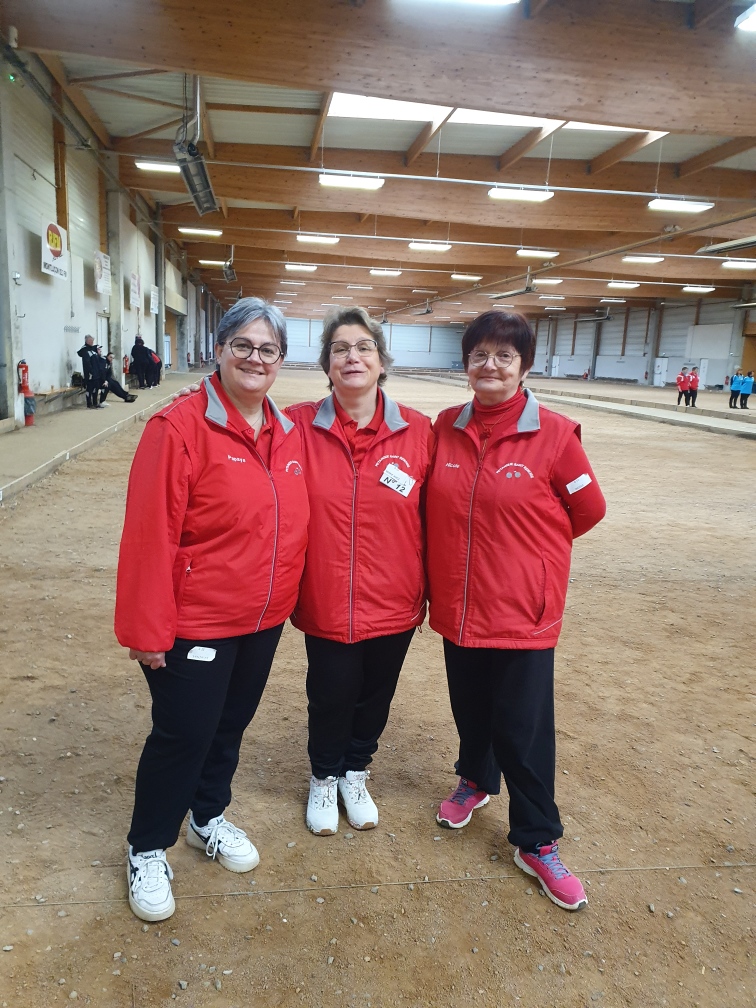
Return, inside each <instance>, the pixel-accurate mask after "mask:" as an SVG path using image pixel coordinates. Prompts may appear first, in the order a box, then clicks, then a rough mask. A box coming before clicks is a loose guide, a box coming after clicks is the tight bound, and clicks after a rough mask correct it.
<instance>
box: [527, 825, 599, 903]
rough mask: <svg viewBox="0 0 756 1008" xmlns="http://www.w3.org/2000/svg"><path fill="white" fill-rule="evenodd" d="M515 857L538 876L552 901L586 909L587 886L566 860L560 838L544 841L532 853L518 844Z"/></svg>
mask: <svg viewBox="0 0 756 1008" xmlns="http://www.w3.org/2000/svg"><path fill="white" fill-rule="evenodd" d="M514 861H515V864H516V865H517V867H518V868H522V870H523V871H524V872H527V873H528V875H533V876H534V877H535V878H537V879H538V881H539V882H540V883H541V886H542V887H543V891H544V892H545V893H546V895H547V896H548V897H549V899H550V900H551V901H552V903H556V905H557V906H560V907H563V908H564V909H565V910H582V909H583V907H584V906H588V898H587V897H586V895H585V889H583V885H582V883H581V881H580V879H579V878H577V877H576V876H575V875H573V874H572V872H571V871H569V869H567V868H566V867H565V866H564V865H563V864H562V860H561V858H560V857H559V845H558V844H557V843H556V841H555V842H554V843H551V844H541V846H540V847H538V853H537V854H528V853H526V852H525V851H524V850H522V849H521V848H520V847H516V848H515V852H514Z"/></svg>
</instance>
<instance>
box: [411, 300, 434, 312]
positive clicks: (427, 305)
mask: <svg viewBox="0 0 756 1008" xmlns="http://www.w3.org/2000/svg"><path fill="white" fill-rule="evenodd" d="M412 314H413V315H432V314H433V305H432V304H431V303H430V301H426V302H425V308H421V309H420V311H413V312H412Z"/></svg>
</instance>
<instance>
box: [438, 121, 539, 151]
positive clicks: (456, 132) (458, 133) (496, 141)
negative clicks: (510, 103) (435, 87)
mask: <svg viewBox="0 0 756 1008" xmlns="http://www.w3.org/2000/svg"><path fill="white" fill-rule="evenodd" d="M529 132H530V128H523V127H518V126H478V125H470V124H468V123H451V122H450V123H447V124H446V125H445V126H443V127H442V129H441V153H442V154H491V155H493V156H494V157H498V155H499V154H503V153H504V151H505V150H507V149H508V148H509V147H511V146H512V144H515V143H517V141H518V140H520V139H521V138H522V137H524V136H526V135H527V134H528V133H529ZM437 144H438V137H435V138H434V139H433V140H431V142H430V144H429V146H428V147H427V148H426V150H428V151H434V152H435V151H436V150H437V149H438V147H437Z"/></svg>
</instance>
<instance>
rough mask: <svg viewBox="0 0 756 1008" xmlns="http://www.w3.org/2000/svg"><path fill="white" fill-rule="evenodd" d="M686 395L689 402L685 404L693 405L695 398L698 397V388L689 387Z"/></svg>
mask: <svg viewBox="0 0 756 1008" xmlns="http://www.w3.org/2000/svg"><path fill="white" fill-rule="evenodd" d="M688 395H689V397H690V402H689V403H687V404H686V405H689V406H695V405H696V399H697V398H698V389H691V390H690V392H689V393H688Z"/></svg>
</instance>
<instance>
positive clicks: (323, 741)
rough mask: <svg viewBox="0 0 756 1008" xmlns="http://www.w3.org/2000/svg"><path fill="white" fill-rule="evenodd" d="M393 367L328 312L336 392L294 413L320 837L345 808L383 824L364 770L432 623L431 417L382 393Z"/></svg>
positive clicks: (360, 316)
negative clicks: (427, 505)
mask: <svg viewBox="0 0 756 1008" xmlns="http://www.w3.org/2000/svg"><path fill="white" fill-rule="evenodd" d="M391 361H392V359H391V357H390V355H389V352H388V349H387V347H386V342H385V338H384V336H383V330H382V329H381V327H380V325H379V324H378V323H377V322H376V321H374V320H373V319H371V318H370V316H369V315H368V314H367V312H366V311H365V310H364V309H363V308H357V307H349V308H342V309H339V310H337V311H334V312H333V313H331V314H330V315H329V316H327V317H326V319H325V321H324V328H323V335H322V350H321V354H320V364H321V366H322V368H323V370H324V371H325V372H326V374H327V375H328V378H329V384H330V387H331V388H332V389H333V392H332V394H331V395H330V396H328V397H327V398H325V399H323V400H321V401H320V402H317V403H300V404H298V405H296V406H290V407H289V408H288V410H287V414H288V415H289V416H290V417H291V418H292V419H293V420H294V421H295V423H296V425H297V427H298V429H299V432H300V435H301V438H302V445H303V459H304V466H305V474H306V481H307V489H308V493H309V498H310V508H311V517H310V529H309V545H308V548H307V558H306V563H305V569H304V575H303V577H302V585H301V589H300V593H299V599H298V601H297V606H296V609H295V610H294V614H293V615H292V623H293V624H294V626H296V627H298V628H299V629H300V630H302V631H304V634H305V646H306V648H307V660H308V667H307V698H308V727H309V738H308V752H309V756H310V762H311V768H312V776H311V778H310V792H309V798H308V803H307V813H306V822H307V826H308V828H309V829H310V830H312V832H313V833H316V834H318V835H326V836H328V835H331V834H333V833H335V832H336V831H337V830H338V823H339V814H338V801H339V799H340V800H341V802H342V803H343V805H344V809H345V812H346V816H347V819H348V820H349V822H350V824H351V825H352V826H353V827H354V828H356V829H371V828H372V827H374V826H376V825H377V823H378V809H377V808H376V805H375V803H374V801H373V800H372V798H371V796H370V794H369V792H368V790H367V786H366V781H367V778H368V770H367V767H368V765H369V764H370V762H371V760H372V756H373V754H374V753H375V751H376V750H377V748H378V740H379V738H380V736H381V733H382V731H383V729H384V728H385V726H386V722H387V720H388V716H389V708H390V705H391V701H392V699H393V696H394V692H395V690H396V685H397V680H398V678H399V673H400V671H401V668H402V663H403V661H404V658H405V655H406V654H407V649H408V648H409V645H410V641H411V640H412V636H413V634H414V631H415V627H416V626H419V625H420V624H421V623H422V622H423V620H424V618H425V596H426V581H425V572H424V567H423V545H424V544H423V530H422V490H423V484H424V481H425V477H426V473H427V471H428V467H429V464H430V446H431V443H432V435H431V431H430V420H429V418H428V417H426V416H424V415H423V414H421V413H418V412H416V411H415V410H413V409H409V408H408V407H406V406H400V405H399V404H398V403H396V402H394V401H393V400H392V399H390V398H389V397H388V396H387V395H386V394H385V392H384V391H383V390H382V388H381V387H380V386H381V385H382V384H383V383H384V382H385V380H386V368H387V367H388V366H389V365H390V364H391Z"/></svg>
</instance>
